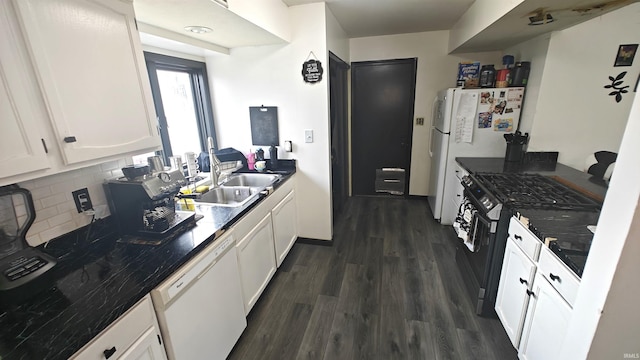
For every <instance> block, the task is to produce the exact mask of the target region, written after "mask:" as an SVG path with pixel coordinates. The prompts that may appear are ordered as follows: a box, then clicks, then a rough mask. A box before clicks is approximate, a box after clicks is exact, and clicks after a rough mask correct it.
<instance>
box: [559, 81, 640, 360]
mask: <svg viewBox="0 0 640 360" xmlns="http://www.w3.org/2000/svg"><path fill="white" fill-rule="evenodd" d="M630 100H631V101H633V108H632V110H631V114H630V116H629V118H628V120H629V121H628V124H627V126H626V130H625V132H624V138H623V139H622V144H621V146H620V152H619V156H618V161H617V164H616V171H615V173H614V174H613V177H612V178H611V183H610V186H609V190H608V191H607V197H606V198H605V202H604V205H603V208H602V213H601V215H600V219H599V220H598V228H597V230H596V233H595V235H594V238H593V244H592V245H591V249H590V250H589V257H588V259H587V263H586V266H585V270H584V273H583V275H582V281H581V283H580V288H579V290H578V296H577V298H576V302H575V304H574V307H573V314H572V317H571V322H570V323H569V328H568V331H567V336H566V338H565V341H564V344H563V348H562V352H561V354H560V356H559V357H558V358H559V359H585V358H588V359H594V360H595V359H623V358H625V357H624V354H625V353H628V354H634V355H635V357H632V358H637V356H638V355H636V354H640V341H638V339H640V311H638V299H640V281H639V280H638V274H640V261H638V255H639V254H640V241H638V239H639V238H640V201H639V200H640V181H638V180H639V179H640V167H638V154H640V95H638V94H635V100H634V96H633V93H632V95H631V96H630ZM587 355H588V357H587Z"/></svg>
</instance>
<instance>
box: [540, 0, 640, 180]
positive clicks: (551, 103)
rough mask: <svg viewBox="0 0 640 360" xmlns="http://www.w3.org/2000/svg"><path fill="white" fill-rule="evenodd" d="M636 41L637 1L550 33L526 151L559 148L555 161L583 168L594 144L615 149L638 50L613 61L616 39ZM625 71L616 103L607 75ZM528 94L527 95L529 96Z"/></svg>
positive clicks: (638, 64)
mask: <svg viewBox="0 0 640 360" xmlns="http://www.w3.org/2000/svg"><path fill="white" fill-rule="evenodd" d="M638 43H640V4H639V3H635V4H632V5H628V6H626V7H624V8H622V9H619V10H616V11H613V12H611V13H608V14H605V15H603V16H601V17H598V18H595V19H592V20H589V21H587V22H584V23H582V24H579V25H576V26H573V27H571V28H569V29H566V30H563V31H558V32H554V33H552V34H551V41H550V43H549V49H548V52H547V57H546V62H545V65H544V73H543V75H542V81H541V85H540V92H539V97H538V101H537V106H536V111H535V116H534V121H533V126H532V129H531V141H530V144H529V151H559V152H560V155H559V158H558V161H560V162H561V163H563V164H566V165H569V166H571V167H574V168H576V169H579V170H583V168H584V163H585V159H586V157H587V156H588V155H589V154H592V153H594V152H595V151H598V150H610V151H614V152H617V151H618V148H619V146H620V140H621V139H622V134H623V132H624V128H625V125H626V122H627V118H628V115H629V110H630V108H631V103H632V101H633V96H632V95H633V87H634V86H635V84H636V81H637V79H638V72H639V71H640V56H636V59H635V61H634V63H633V66H632V67H614V66H613V63H614V59H615V55H616V53H617V51H618V46H619V45H620V44H638ZM622 71H627V72H628V73H627V75H626V76H625V78H624V85H629V86H630V88H629V90H630V91H629V93H628V94H625V95H623V98H622V102H620V103H616V102H615V100H614V97H613V96H608V94H609V92H610V91H611V90H610V89H604V88H603V87H604V85H607V84H610V83H611V82H610V81H609V80H608V77H609V76H614V77H615V76H616V75H618V74H619V73H620V72H622ZM527 100H528V99H527Z"/></svg>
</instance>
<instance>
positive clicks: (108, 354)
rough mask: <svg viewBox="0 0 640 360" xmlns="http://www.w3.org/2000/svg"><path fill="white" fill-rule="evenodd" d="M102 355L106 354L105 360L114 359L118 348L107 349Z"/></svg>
mask: <svg viewBox="0 0 640 360" xmlns="http://www.w3.org/2000/svg"><path fill="white" fill-rule="evenodd" d="M102 353H103V354H104V358H105V359H108V358H110V357H112V356H113V354H115V353H116V347H115V346H114V347H112V348H111V349H107V350H105V351H103V352H102Z"/></svg>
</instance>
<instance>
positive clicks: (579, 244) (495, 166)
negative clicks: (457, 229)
mask: <svg viewBox="0 0 640 360" xmlns="http://www.w3.org/2000/svg"><path fill="white" fill-rule="evenodd" d="M456 161H457V162H458V163H459V164H460V165H461V166H462V167H464V168H465V169H466V170H467V171H469V172H470V173H474V174H475V173H535V174H540V175H543V176H554V177H560V178H562V179H564V180H566V181H568V182H570V183H572V184H575V185H577V186H578V187H580V188H582V189H585V190H587V191H589V192H591V193H592V194H596V195H598V196H601V197H602V198H604V196H605V195H606V192H607V185H606V183H605V182H604V181H602V180H601V179H597V178H594V177H593V176H591V174H588V173H585V172H582V171H578V170H576V169H574V168H571V167H569V166H566V165H562V164H554V165H552V166H549V165H548V164H536V163H534V164H520V163H515V164H514V163H508V162H505V161H504V159H503V158H456ZM510 210H512V211H514V213H515V212H518V213H520V214H521V215H522V216H524V217H526V218H528V219H529V228H530V230H532V232H533V233H534V234H536V235H537V236H538V237H539V238H540V240H541V241H543V242H544V240H545V239H546V238H547V237H551V238H555V239H557V240H555V241H553V242H550V246H549V248H550V249H551V250H552V251H553V252H554V253H555V254H556V256H558V258H559V259H560V260H561V261H563V262H564V263H565V264H567V266H569V267H570V268H571V269H572V270H573V272H574V273H576V275H577V276H578V277H580V276H581V275H582V271H583V270H584V263H585V262H586V258H587V256H588V253H589V248H590V247H591V242H592V240H593V233H591V231H589V230H588V229H587V225H596V224H597V223H598V218H599V216H600V211H599V210H597V209H594V210H591V211H567V210H553V209H543V210H541V209H527V208H518V209H510ZM543 245H544V243H543ZM569 259H570V260H571V261H568V260H569Z"/></svg>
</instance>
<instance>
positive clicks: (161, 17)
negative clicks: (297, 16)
mask: <svg viewBox="0 0 640 360" xmlns="http://www.w3.org/2000/svg"><path fill="white" fill-rule="evenodd" d="M257 1H260V0H257ZM133 6H134V8H135V11H136V19H137V21H138V22H139V23H142V26H141V29H140V30H141V31H142V32H147V33H151V34H152V35H158V36H165V37H174V39H173V40H179V39H178V38H176V36H177V37H180V36H183V37H190V38H193V39H196V40H197V41H204V42H208V43H211V44H215V45H219V46H222V47H225V48H234V47H240V46H253V45H269V44H278V43H283V42H284V41H283V40H282V39H280V38H279V37H277V36H275V35H273V34H271V33H269V32H267V31H265V30H263V29H262V28H260V27H258V26H256V25H254V24H252V23H251V22H249V21H247V20H245V19H243V18H241V17H240V16H238V15H236V14H234V13H233V12H231V11H229V10H227V9H226V8H224V7H223V6H221V5H219V4H217V3H216V2H214V1H211V0H134V2H133ZM147 25H151V26H147ZM193 25H198V26H206V27H208V28H211V29H213V31H212V32H210V33H207V34H193V33H190V32H187V31H185V30H184V27H185V26H193ZM162 30H165V31H166V30H168V31H171V32H173V33H175V34H177V35H176V36H171V35H172V34H167V33H166V32H163V31H162Z"/></svg>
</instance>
